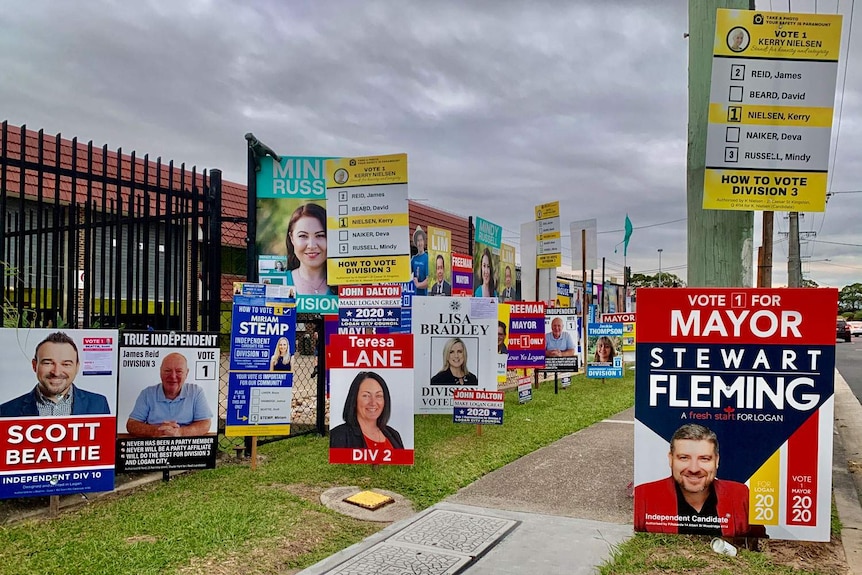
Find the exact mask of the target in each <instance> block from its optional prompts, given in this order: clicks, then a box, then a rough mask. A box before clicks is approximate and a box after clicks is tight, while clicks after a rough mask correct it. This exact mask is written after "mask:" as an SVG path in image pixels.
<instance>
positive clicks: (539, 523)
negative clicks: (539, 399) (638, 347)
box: [299, 372, 862, 575]
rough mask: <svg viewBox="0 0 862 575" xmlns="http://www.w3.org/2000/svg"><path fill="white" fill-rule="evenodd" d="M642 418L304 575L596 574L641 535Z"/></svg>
mask: <svg viewBox="0 0 862 575" xmlns="http://www.w3.org/2000/svg"><path fill="white" fill-rule="evenodd" d="M835 390H836V393H835V437H834V439H835V449H834V456H833V491H834V495H835V501H836V505H837V508H838V514H839V517H840V519H841V522H842V541H843V545H844V549H845V553H846V554H847V563H848V565H849V566H850V573H851V575H862V506H860V498H859V493H862V405H860V404H859V401H857V400H856V397H855V396H854V395H853V393H852V391H851V390H850V388H849V387H848V386H847V383H846V382H845V381H844V379H843V378H842V377H841V376H840V375H839V374H838V373H837V372H836V381H835ZM633 419H634V409H633V408H632V409H628V410H626V411H623V412H621V413H618V414H616V415H615V416H613V417H611V418H609V419H606V420H604V421H601V422H599V423H596V424H594V425H592V426H590V427H588V428H586V429H583V430H581V431H579V432H577V433H575V434H573V435H570V436H568V437H564V438H563V439H560V440H559V441H557V442H555V443H553V444H551V445H549V446H547V447H544V448H542V449H539V450H538V451H535V452H533V453H530V454H528V455H526V456H524V457H522V458H520V459H518V460H517V461H514V462H512V463H510V464H508V465H506V466H504V467H502V468H500V469H498V470H496V471H493V472H491V473H489V474H488V475H486V476H484V477H482V478H480V479H479V480H477V481H476V482H474V483H472V484H470V485H468V486H467V487H465V488H463V489H461V490H460V491H459V492H458V493H456V494H454V495H453V496H451V497H449V498H448V499H446V500H445V501H443V502H441V503H438V504H437V505H434V506H433V507H431V508H429V509H426V510H424V511H423V512H421V513H418V514H416V515H414V516H412V517H409V518H407V519H403V520H401V521H397V522H395V523H393V524H392V525H390V526H388V527H386V528H385V529H383V530H382V531H380V532H378V533H376V534H374V535H372V536H371V537H368V538H367V539H365V540H363V541H361V542H359V543H357V544H356V545H353V546H351V547H349V548H347V549H345V550H343V551H341V552H339V553H337V554H335V555H333V556H331V557H329V558H327V559H325V560H323V561H321V562H319V563H317V564H315V565H312V566H311V567H309V568H307V569H305V570H303V571H302V572H301V573H300V574H299V575H323V574H325V573H326V574H330V575H341V574H345V575H346V574H350V575H354V574H357V575H358V574H362V573H368V574H372V573H373V574H390V573H391V574H395V573H413V572H421V573H428V574H436V573H441V574H442V573H452V574H454V573H466V574H467V575H491V574H501V575H508V574H515V573H535V574H542V575H556V574H560V575H562V574H566V575H573V574H574V575H581V574H583V575H586V574H590V573H595V572H596V567H597V566H598V565H601V564H602V563H605V562H606V561H608V560H609V559H611V557H612V554H613V550H614V546H616V545H618V544H619V543H621V542H623V541H625V540H626V539H627V538H629V537H631V536H632V535H633V530H632V514H633V506H632V504H633V500H632V496H631V480H632V477H633V476H634V464H633V459H634V424H633ZM477 557H478V559H476V558H477ZM465 567H466V569H465Z"/></svg>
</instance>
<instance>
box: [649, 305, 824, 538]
mask: <svg viewBox="0 0 862 575" xmlns="http://www.w3.org/2000/svg"><path fill="white" fill-rule="evenodd" d="M836 311H837V291H836V290H834V289H808V288H806V289H786V288H783V289H780V290H771V289H770V290H768V289H732V288H723V289H706V288H704V289H660V288H659V289H643V290H639V291H638V318H639V319H640V320H641V321H640V322H639V324H640V330H639V333H638V342H637V351H636V354H637V365H638V370H637V375H636V383H635V516H634V524H635V529H636V530H638V531H652V532H662V533H697V534H706V535H710V534H711V535H720V536H728V537H739V536H763V535H764V534H765V535H768V536H769V537H770V538H773V539H805V540H813V541H828V540H829V523H830V517H829V515H830V494H831V490H830V486H831V480H832V418H833V408H834V367H835V339H834V336H835V334H834V331H833V329H834V328H833V319H832V318H833V317H834V316H835V314H836ZM719 446H720V447H721V448H720V450H719ZM719 460H720V463H721V465H720V466H719Z"/></svg>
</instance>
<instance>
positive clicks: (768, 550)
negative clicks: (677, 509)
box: [611, 536, 850, 575]
mask: <svg viewBox="0 0 862 575" xmlns="http://www.w3.org/2000/svg"><path fill="white" fill-rule="evenodd" d="M680 537H686V538H688V539H689V542H688V544H687V545H683V546H674V547H660V548H656V549H654V550H652V551H651V552H650V554H649V557H648V558H647V560H646V564H647V568H646V570H644V571H638V572H639V573H641V574H642V575H668V574H669V573H685V575H715V574H716V573H747V572H748V570H747V569H748V568H747V566H746V563H745V562H744V561H745V560H744V558H743V557H728V556H726V555H719V554H718V553H715V552H713V551H712V549H710V547H709V542H710V540H709V539H707V538H701V537H695V536H680ZM734 543H740V544H741V543H743V541H741V540H737V541H734ZM759 543H760V548H759V550H758V551H740V554H746V553H761V554H763V559H765V561H763V564H764V565H763V566H762V567H760V568H759V569H758V570H757V571H756V572H757V573H767V572H769V571H770V570H771V569H772V570H778V569H779V568H785V569H795V570H802V571H804V572H807V573H818V574H820V575H848V574H849V573H850V569H849V567H848V565H847V559H846V557H845V555H844V548H843V547H842V545H841V541H839V540H838V539H835V538H834V537H833V538H832V540H831V541H829V542H828V543H818V542H812V541H783V540H782V541H779V540H771V539H763V540H760V542H759ZM739 547H741V545H740V546H738V548H739ZM767 565H769V566H771V569H770V567H767ZM782 572H784V571H782ZM611 573H616V571H611Z"/></svg>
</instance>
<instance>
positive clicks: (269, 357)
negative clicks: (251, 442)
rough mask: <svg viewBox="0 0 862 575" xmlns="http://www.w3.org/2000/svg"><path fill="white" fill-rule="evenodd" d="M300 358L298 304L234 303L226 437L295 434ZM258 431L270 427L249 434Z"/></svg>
mask: <svg viewBox="0 0 862 575" xmlns="http://www.w3.org/2000/svg"><path fill="white" fill-rule="evenodd" d="M246 285H247V284H246ZM295 355H296V308H295V303H294V300H293V299H292V298H290V299H288V298H272V297H270V298H267V297H266V296H263V297H261V296H260V295H258V294H238V295H236V296H235V297H234V306H233V315H232V326H231V347H230V375H229V378H228V394H227V395H228V404H227V410H226V413H225V416H226V417H225V425H226V427H225V432H226V435H228V436H236V435H278V434H289V433H290V411H291V401H292V393H293V367H294V366H293V365H292V360H293V358H294V357H295ZM253 426H266V427H260V428H259V431H260V433H256V432H255V431H251V430H247V429H249V428H251V427H253Z"/></svg>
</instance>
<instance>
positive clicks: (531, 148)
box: [0, 0, 862, 287]
mask: <svg viewBox="0 0 862 575" xmlns="http://www.w3.org/2000/svg"><path fill="white" fill-rule="evenodd" d="M852 6H853V3H852V2H851V1H847V0H841V1H840V2H839V1H837V0H831V1H830V0H819V1H817V2H816V11H817V12H820V13H830V14H834V13H836V11H837V12H838V13H842V14H844V37H843V40H842V46H841V61H840V63H839V71H838V82H837V93H836V100H835V122H834V123H833V130H832V142H833V143H832V154H833V156H832V162H833V164H832V165H833V169H832V170H831V174H830V190H831V191H833V192H835V194H834V195H832V196H831V199H830V200H829V203H828V206H827V210H826V212H825V213H819V214H815V213H806V214H804V217H803V219H802V224H801V229H802V230H803V231H813V232H816V236H813V237H811V236H809V237H811V239H810V240H809V241H806V242H805V243H804V244H803V246H802V255H803V258H805V261H806V262H807V263H805V264H804V265H803V275H804V277H806V278H810V279H813V280H814V281H816V282H818V283H819V284H820V285H832V286H836V287H842V286H844V285H847V284H849V283H854V282H857V281H862V259H860V258H859V255H860V252H862V218H860V215H862V209H860V207H862V193H844V192H854V191H856V190H862V157H860V152H859V150H862V61H860V55H862V37H860V35H862V31H860V30H862V21H857V22H855V26H853V27H852V30H853V34H852V38H850V39H849V41H848V37H847V30H848V29H850V24H851V19H852V16H851V12H850V10H851V7H852ZM757 8H758V9H760V10H773V11H778V12H786V11H788V10H789V9H791V10H792V11H794V12H814V11H815V0H808V1H803V0H793V1H792V2H788V0H773V1H766V2H763V1H758V2H757ZM859 11H860V9H857V10H856V12H857V14H856V16H857V17H859V18H862V16H860V15H859V14H858V12H859ZM859 18H857V20H858V19H859ZM0 30H2V31H3V32H2V34H0V119H7V120H9V121H10V123H12V124H15V125H21V124H26V125H27V126H28V128H32V129H39V128H44V129H45V131H46V132H47V133H50V134H55V133H57V132H61V133H62V134H63V135H64V136H65V137H68V138H72V137H73V136H77V137H78V138H79V139H80V140H83V141H85V142H86V141H88V140H93V141H94V143H95V144H97V145H102V144H107V145H108V146H109V148H112V149H116V148H118V147H122V148H123V150H124V151H126V152H128V151H131V150H136V151H137V152H138V154H139V156H140V155H143V154H144V153H149V154H150V157H151V158H153V157H156V156H161V157H162V158H163V159H166V160H167V159H173V160H175V161H176V162H185V163H186V164H187V165H197V166H198V167H199V168H220V169H222V170H223V172H224V177H225V178H226V179H228V180H232V181H236V182H240V183H245V181H246V175H245V174H246V165H245V162H246V152H245V149H246V148H245V145H246V143H245V140H244V139H243V135H244V134H245V133H246V132H254V134H255V135H256V136H257V137H258V138H259V139H260V140H262V141H263V142H265V143H266V144H268V145H269V146H271V147H272V148H274V149H275V150H276V152H278V153H279V154H282V155H311V156H360V155H377V154H386V153H396V152H406V153H407V154H408V161H409V179H410V184H409V186H410V196H411V198H414V199H417V200H419V201H422V202H424V203H427V204H429V205H431V206H434V207H437V208H441V209H445V210H448V211H451V212H454V213H457V214H459V215H462V216H471V215H472V216H480V217H483V218H485V219H487V220H490V221H492V222H494V223H497V224H499V225H502V226H503V227H504V230H505V231H504V241H506V242H507V243H512V244H517V243H518V238H517V234H518V232H519V230H520V225H521V223H523V222H525V221H528V220H532V219H533V206H535V205H536V204H540V203H544V202H550V201H554V200H560V202H561V209H562V222H563V229H564V230H565V232H564V238H563V245H564V249H563V261H564V263H565V264H570V263H571V249H570V247H569V246H570V244H569V241H570V240H569V238H568V232H567V230H568V223H569V222H571V221H574V220H583V219H589V218H596V219H597V220H598V231H599V257H600V258H601V257H603V256H604V257H606V258H607V264H606V265H607V270H608V274H609V275H615V276H618V277H621V273H622V265H623V256H622V248H621V247H620V250H619V252H618V253H614V247H615V245H616V244H618V243H619V242H621V241H622V239H623V231H622V230H623V223H624V219H625V214H626V213H628V214H629V216H630V218H631V221H632V223H633V225H634V228H635V230H634V234H633V235H632V238H631V243H630V245H629V251H628V264H629V265H631V266H632V269H633V271H634V272H635V273H648V274H654V273H656V272H657V271H658V266H659V259H658V251H657V250H658V249H659V248H661V249H662V250H663V251H662V260H661V265H662V269H663V271H668V272H671V273H675V274H677V275H679V276H680V277H682V278H683V279H686V273H687V269H686V268H687V266H686V235H687V224H686V217H687V213H686V189H685V186H686V140H687V129H688V127H687V120H688V117H687V113H688V112H687V98H688V96H687V75H688V40H686V39H685V38H684V34H685V33H686V32H687V30H688V2H687V1H683V0H661V1H655V0H645V1H635V0H629V1H626V0H616V1H607V0H603V1H593V2H586V1H583V0H556V1H555V0H544V1H543V0H531V1H529V2H526V1H524V2H510V1H507V0H493V1H492V0H451V1H450V0H433V1H428V0H421V1H417V0H387V1H382V0H381V1H369V0H362V1H342V2H337V1H326V0H268V1H264V0H259V1H248V2H238V1H237V2H230V1H219V0H195V1H182V0H165V1H146V0H136V1H135V2H126V1H119V0H117V1H113V2H112V1H104V2H95V1H86V2H85V1H75V2H48V1H43V0H31V1H28V2H12V1H11V0H0ZM845 71H847V74H846V77H845ZM836 143H837V147H836ZM786 216H787V214H786V213H777V214H776V218H775V229H776V237H775V251H774V254H775V255H774V258H775V274H774V276H773V278H774V279H773V281H774V285H783V284H785V282H786V268H787V266H786V259H787V240H786V237H785V236H783V235H781V234H780V232H786V231H787V218H786ZM759 221H760V213H759V212H758V213H755V222H756V225H755V231H754V245H755V246H757V245H759V244H760V231H759ZM827 259H828V260H829V261H823V260H827ZM597 273H598V272H597ZM597 279H598V276H597Z"/></svg>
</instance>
